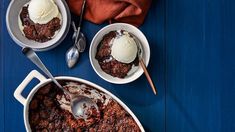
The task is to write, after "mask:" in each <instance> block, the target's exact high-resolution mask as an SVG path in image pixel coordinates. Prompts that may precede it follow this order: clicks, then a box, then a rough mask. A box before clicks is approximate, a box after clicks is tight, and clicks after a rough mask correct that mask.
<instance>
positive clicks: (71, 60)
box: [66, 0, 86, 68]
mask: <svg viewBox="0 0 235 132" xmlns="http://www.w3.org/2000/svg"><path fill="white" fill-rule="evenodd" d="M85 5H86V0H84V1H83V4H82V9H81V15H80V19H79V24H78V28H76V26H75V23H74V22H72V26H73V30H74V34H73V37H72V39H73V40H74V45H73V46H72V47H71V48H69V49H68V51H67V52H66V62H67V65H68V67H69V68H72V67H74V66H75V64H76V63H77V61H78V59H79V52H84V50H85V48H86V38H85V36H84V34H83V33H82V32H80V30H81V23H82V18H83V13H84V9H85Z"/></svg>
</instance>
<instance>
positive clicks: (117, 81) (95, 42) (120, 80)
mask: <svg viewBox="0 0 235 132" xmlns="http://www.w3.org/2000/svg"><path fill="white" fill-rule="evenodd" d="M115 30H126V31H128V32H130V33H132V34H133V35H135V36H136V37H137V38H138V39H139V40H140V42H141V44H142V49H143V53H142V58H143V60H144V62H145V64H146V66H148V63H149V59H150V49H149V43H148V41H147V39H146V37H145V36H144V34H143V33H142V32H141V31H140V30H139V29H138V28H136V27H135V26H132V25H130V24H126V23H115V24H110V25H108V26H106V27H104V28H102V29H101V30H100V31H99V32H98V33H96V35H95V37H94V38H93V40H92V42H91V46H90V51H89V57H90V62H91V65H92V67H93V69H94V70H95V72H96V73H97V74H98V75H99V76H100V77H101V78H102V79H104V80H106V81H108V82H110V83H114V84H125V83H129V82H132V81H134V80H136V79H137V78H139V77H140V76H141V75H142V74H143V70H142V68H141V67H140V66H138V69H137V70H136V71H135V72H134V73H132V74H130V75H128V76H126V77H125V78H117V77H113V76H111V75H109V74H107V73H105V72H104V71H103V70H102V69H101V67H100V65H99V63H98V61H97V60H96V59H95V55H96V52H97V46H98V44H99V43H100V41H101V40H102V39H103V36H104V35H105V34H107V33H109V32H110V31H115Z"/></svg>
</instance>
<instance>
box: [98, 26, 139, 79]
mask: <svg viewBox="0 0 235 132" xmlns="http://www.w3.org/2000/svg"><path fill="white" fill-rule="evenodd" d="M125 35H128V36H129V38H128V39H133V37H132V36H131V35H130V34H128V32H127V31H124V30H120V31H111V32H109V33H108V34H106V35H104V37H103V39H102V40H101V42H100V43H99V45H98V47H97V52H96V56H95V58H96V59H97V60H98V63H99V65H100V67H101V69H102V70H103V71H104V72H105V73H107V74H109V75H111V76H113V77H118V78H125V77H126V76H127V75H128V73H129V72H130V70H131V69H132V68H133V67H136V66H138V65H139V58H138V56H137V53H134V56H133V57H134V58H133V57H132V58H133V59H132V60H130V61H123V62H121V60H122V58H123V57H124V59H125V57H126V56H124V55H122V58H120V57H119V58H120V60H117V59H116V58H118V56H117V57H116V58H115V56H114V55H115V54H114V55H112V50H116V54H117V53H118V52H119V54H125V53H124V52H123V50H126V48H125V47H123V48H122V47H120V48H119V46H118V45H120V44H122V43H124V44H126V42H125V41H128V40H124V41H117V42H116V43H117V44H116V45H117V46H116V47H115V48H112V47H113V46H114V43H115V40H117V39H119V38H121V37H122V36H125ZM124 46H125V45H124ZM127 48H128V47H127ZM126 51H127V52H131V51H128V50H126ZM119 56H120V55H119Z"/></svg>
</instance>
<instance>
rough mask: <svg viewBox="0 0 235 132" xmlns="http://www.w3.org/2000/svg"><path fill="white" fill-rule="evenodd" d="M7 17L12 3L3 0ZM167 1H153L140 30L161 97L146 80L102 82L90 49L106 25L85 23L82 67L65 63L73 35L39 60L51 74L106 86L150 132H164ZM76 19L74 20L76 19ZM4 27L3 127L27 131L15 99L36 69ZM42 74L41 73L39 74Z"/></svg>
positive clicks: (8, 129)
mask: <svg viewBox="0 0 235 132" xmlns="http://www.w3.org/2000/svg"><path fill="white" fill-rule="evenodd" d="M3 3H4V14H5V11H6V7H7V6H8V3H9V1H8V0H3ZM164 7H165V6H164V1H153V3H152V7H151V9H150V11H149V14H148V16H147V18H146V21H145V23H144V24H143V25H142V26H141V27H140V29H141V30H142V31H143V32H144V34H145V35H146V37H147V38H148V40H149V43H150V46H151V61H150V65H149V67H148V70H149V72H150V74H151V75H152V79H153V81H154V82H155V83H156V86H157V88H158V90H159V96H154V95H153V93H152V90H151V88H150V87H149V84H148V82H147V80H146V79H145V77H144V76H142V77H141V78H140V79H138V80H136V81H135V82H133V83H130V84H126V85H114V84H110V83H108V82H105V81H104V80H102V79H101V78H100V77H99V76H98V75H96V73H95V72H94V70H93V69H92V67H91V65H90V62H89V56H88V49H89V45H90V42H91V40H92V38H93V36H94V35H95V34H96V32H97V31H98V30H99V29H101V28H102V27H103V26H105V25H107V23H106V24H103V25H94V24H92V23H89V22H84V23H83V28H82V32H84V34H85V35H86V37H87V42H88V47H87V49H86V51H85V53H83V54H81V58H80V60H79V64H78V65H77V66H76V67H75V68H74V69H69V68H67V65H66V63H65V60H64V55H65V52H66V50H67V49H68V48H69V47H70V46H71V45H72V41H71V37H72V32H71V31H70V32H69V34H68V36H67V37H66V39H65V40H64V42H63V43H61V45H60V46H58V47H56V48H55V49H53V50H50V51H46V52H40V53H38V55H39V57H40V58H41V59H42V61H43V62H44V63H45V65H46V66H47V67H48V69H49V70H50V71H51V72H52V74H54V75H56V76H59V75H66V76H75V77H80V78H83V79H87V80H89V81H92V82H94V83H97V84H98V85H101V86H103V87H104V88H106V89H107V90H109V91H110V92H112V93H114V94H115V95H117V96H118V97H119V98H120V99H121V100H123V101H124V102H125V103H126V104H127V105H128V106H129V107H130V109H131V110H132V111H133V112H134V113H135V114H136V116H137V117H138V118H139V120H140V121H141V122H142V123H143V125H144V127H145V129H146V130H147V131H153V132H155V131H164V129H165V128H164V126H165V98H164V96H165V81H164V79H165V77H164V71H165V58H164V57H165V52H164V51H165V49H164V48H165V45H164V24H165V22H164V11H165V8H164ZM73 18H75V17H74V16H73ZM3 24H4V27H3V28H2V29H1V31H2V32H3V33H4V34H2V37H3V44H2V45H1V49H0V51H1V53H2V54H4V56H3V59H2V60H1V62H2V65H1V66H2V67H3V68H4V70H3V71H2V72H3V75H4V82H3V84H2V86H3V88H4V93H3V94H4V103H5V107H4V110H5V114H4V115H5V119H2V118H1V119H0V120H1V121H5V124H4V127H5V130H7V131H15V130H17V131H24V130H25V128H24V122H23V106H22V105H21V104H20V103H19V102H17V101H16V99H14V97H13V93H14V90H15V88H16V87H17V86H18V85H19V84H20V83H21V81H22V80H23V79H24V78H25V77H26V75H27V74H28V73H29V72H30V71H31V70H33V69H37V70H38V68H36V67H35V66H34V65H33V64H32V63H31V62H30V61H29V60H28V59H26V58H25V57H24V56H23V55H22V54H21V48H20V47H19V46H17V45H16V44H15V43H14V42H13V41H12V39H11V38H10V36H9V34H7V30H6V27H5V19H4V21H3ZM39 71H40V70H39ZM35 84H36V82H34V83H32V84H31V85H30V86H29V87H27V89H26V92H24V95H27V93H28V92H29V91H30V90H31V89H32V87H33V85H35Z"/></svg>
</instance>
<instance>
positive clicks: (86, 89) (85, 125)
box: [29, 81, 140, 132]
mask: <svg viewBox="0 0 235 132" xmlns="http://www.w3.org/2000/svg"><path fill="white" fill-rule="evenodd" d="M60 84H62V85H63V86H64V88H66V89H68V90H69V91H70V92H71V93H74V94H79V95H83V96H87V97H89V98H92V99H93V100H94V102H95V103H96V104H97V106H98V109H99V111H91V115H90V116H89V117H88V118H87V119H86V120H84V119H75V118H74V117H73V115H72V113H71V109H70V101H69V97H67V96H66V95H64V94H63V92H62V91H61V90H60V89H58V88H57V87H56V85H54V84H53V83H49V84H47V85H45V86H44V87H42V88H40V89H39V90H38V91H37V92H36V93H35V95H34V97H33V98H32V100H31V102H30V105H29V124H30V127H31V130H32V131H33V132H34V131H43V132H47V131H68V132H96V131H98V132H115V131H118V132H139V131H140V128H139V127H138V125H137V124H136V122H135V121H134V119H133V118H132V117H131V115H130V114H129V113H128V112H127V111H125V110H124V109H123V108H122V106H120V105H119V104H118V103H117V102H116V101H115V100H113V99H112V98H111V97H110V96H109V95H107V94H105V93H103V92H101V91H99V90H96V89H94V88H92V87H90V86H88V85H85V84H81V83H78V82H71V81H60Z"/></svg>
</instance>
